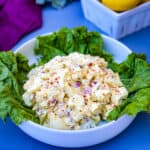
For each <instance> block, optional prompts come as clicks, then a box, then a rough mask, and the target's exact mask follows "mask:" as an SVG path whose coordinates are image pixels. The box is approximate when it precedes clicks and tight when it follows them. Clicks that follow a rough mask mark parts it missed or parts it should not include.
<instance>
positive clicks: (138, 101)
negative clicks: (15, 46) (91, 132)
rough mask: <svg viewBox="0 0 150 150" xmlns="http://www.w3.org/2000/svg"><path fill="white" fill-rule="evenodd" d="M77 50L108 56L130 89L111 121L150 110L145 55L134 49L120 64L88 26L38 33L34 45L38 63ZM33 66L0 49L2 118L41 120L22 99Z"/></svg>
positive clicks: (149, 74)
mask: <svg viewBox="0 0 150 150" xmlns="http://www.w3.org/2000/svg"><path fill="white" fill-rule="evenodd" d="M74 51H77V52H80V53H84V54H90V55H93V56H100V57H103V58H105V60H106V61H107V62H108V66H109V68H111V69H112V70H113V71H114V72H118V73H119V75H120V78H121V80H122V82H123V84H124V86H125V87H126V88H127V89H128V91H129V96H128V98H127V99H125V100H123V102H122V103H121V105H120V106H118V107H116V108H115V109H114V110H112V111H111V112H110V113H109V115H108V117H107V120H108V121H111V120H115V119H117V118H119V117H120V116H122V115H124V114H128V115H136V114H137V113H138V112H141V111H145V112H150V65H149V64H148V63H147V61H146V57H145V55H143V54H135V53H131V54H130V55H129V56H128V58H127V59H126V60H125V61H123V62H122V63H120V64H117V63H115V61H114V60H113V56H112V55H111V54H109V53H108V52H106V51H105V50H103V39H102V37H101V36H100V34H99V33H97V32H88V31H87V29H86V28H85V27H77V28H74V29H68V28H62V29H61V30H59V31H57V32H55V33H53V34H51V35H46V36H39V37H37V41H36V47H35V49H34V52H35V55H40V56H41V58H40V59H39V62H38V65H42V64H44V63H46V62H48V61H49V60H50V59H52V58H53V57H55V56H57V55H68V54H69V53H71V52H74ZM32 67H33V66H29V65H28V60H27V58H26V57H25V56H23V55H22V54H20V53H16V54H15V53H13V52H12V51H9V52H0V118H1V119H2V120H3V121H5V120H6V118H7V117H10V118H11V120H12V121H13V122H14V123H15V124H20V123H21V122H22V121H23V120H32V121H34V122H37V123H40V122H39V119H38V118H37V117H36V116H35V113H34V112H33V111H32V108H29V107H27V106H25V105H24V103H23V100H22V94H23V84H24V82H25V81H26V79H27V78H26V77H27V73H28V72H29V71H30V70H31V68H32Z"/></svg>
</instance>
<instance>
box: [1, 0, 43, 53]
mask: <svg viewBox="0 0 150 150" xmlns="http://www.w3.org/2000/svg"><path fill="white" fill-rule="evenodd" d="M41 25H42V15H41V7H40V6H37V5H36V4H35V0H0V50H3V51H4V50H9V49H11V48H12V47H13V46H14V44H15V43H16V42H17V41H18V40H20V38H21V37H22V36H24V35H25V34H27V33H29V32H31V31H33V30H35V29H37V28H39V27H41Z"/></svg>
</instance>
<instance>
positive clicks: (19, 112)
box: [0, 51, 38, 124]
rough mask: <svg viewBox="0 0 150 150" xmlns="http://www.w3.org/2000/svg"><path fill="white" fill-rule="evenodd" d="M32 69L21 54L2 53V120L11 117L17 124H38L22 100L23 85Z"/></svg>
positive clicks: (0, 112)
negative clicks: (27, 122) (30, 121)
mask: <svg viewBox="0 0 150 150" xmlns="http://www.w3.org/2000/svg"><path fill="white" fill-rule="evenodd" d="M29 70H30V67H29V65H28V60H27V58H26V57H25V56H23V55H22V54H20V53H17V54H14V53H13V52H11V51H9V52H0V118H1V119H2V120H3V121H4V122H5V120H6V118H7V117H10V118H11V120H12V121H13V122H14V123H15V124H20V123H21V122H22V121H23V120H32V121H35V122H38V119H37V118H36V117H35V114H34V112H33V111H32V109H31V108H28V107H26V106H25V105H24V103H23V100H22V94H23V84H24V82H25V80H26V78H27V73H28V72H29Z"/></svg>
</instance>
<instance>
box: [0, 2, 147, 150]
mask: <svg viewBox="0 0 150 150" xmlns="http://www.w3.org/2000/svg"><path fill="white" fill-rule="evenodd" d="M93 13H94V12H93ZM42 15H43V26H42V28H40V29H39V30H36V31H34V32H32V33H30V34H28V35H26V36H25V37H23V38H22V40H20V41H19V42H18V43H17V44H16V45H15V46H14V48H13V49H16V48H18V47H19V46H20V45H21V44H23V43H24V42H25V41H27V40H29V39H31V38H32V37H35V36H37V35H40V34H43V33H46V32H53V31H55V30H57V29H59V28H61V27H62V26H67V27H76V26H81V25H85V26H86V27H87V28H88V29H89V30H94V31H98V32H101V33H103V32H102V31H101V30H100V29H98V28H97V27H96V26H95V25H93V24H92V23H90V22H89V21H87V20H86V19H85V18H84V16H83V12H82V8H81V4H80V2H79V1H75V2H73V3H71V4H70V5H68V6H66V7H65V8H63V9H60V10H56V9H54V8H51V7H50V6H45V7H44V8H43V12H42ZM120 41H121V42H123V43H124V44H125V45H127V46H128V47H129V48H130V49H131V50H133V51H134V52H140V53H145V54H146V55H147V57H148V61H149V62H150V27H148V28H146V29H143V30H142V31H140V32H137V33H134V34H132V35H129V36H127V37H125V38H122V39H121V40H120ZM64 138H65V137H64ZM58 140H61V139H58ZM66 142H67V141H66ZM79 142H80V141H79ZM3 149H5V150H14V149H21V150H27V149H28V150H34V149H36V150H59V149H63V148H57V147H53V146H50V145H47V144H43V143H41V142H38V141H36V140H34V139H32V138H30V137H29V136H27V135H26V134H24V133H23V132H22V131H21V130H20V129H19V128H18V127H17V126H15V125H14V124H13V123H12V122H11V121H10V120H9V119H8V121H7V123H6V124H5V125H4V124H3V123H2V122H1V121H0V150H3ZM84 149H86V150H99V149H101V150H103V149H104V150H114V149H115V150H150V114H145V113H141V114H139V115H138V116H137V117H136V119H135V120H134V122H133V123H132V124H131V125H130V126H129V127H128V128H127V129H126V130H125V131H124V132H122V133H121V134H120V135H119V136H117V137H115V138H113V139H112V140H110V141H108V142H105V143H103V144H99V145H96V146H93V147H89V148H84Z"/></svg>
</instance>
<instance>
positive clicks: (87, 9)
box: [81, 0, 150, 39]
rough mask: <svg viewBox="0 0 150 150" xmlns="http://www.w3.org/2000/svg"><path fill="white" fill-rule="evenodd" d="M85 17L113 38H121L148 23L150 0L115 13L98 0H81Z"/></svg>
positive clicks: (149, 20) (149, 21)
mask: <svg viewBox="0 0 150 150" xmlns="http://www.w3.org/2000/svg"><path fill="white" fill-rule="evenodd" d="M81 4H82V8H83V12H84V15H85V18H86V19H88V20H89V21H91V22H92V23H94V24H95V25H96V26H98V27H99V28H101V29H102V30H103V31H104V32H106V33H107V34H108V35H109V36H111V37H113V38H117V39H118V38H121V37H124V36H126V35H129V34H131V33H133V32H136V31H139V30H141V29H143V28H145V27H147V26H149V25H150V2H147V3H143V4H141V5H139V6H137V7H135V8H134V9H131V10H128V11H125V12H122V13H117V12H115V11H112V10H111V9H109V8H107V7H105V6H104V5H103V4H102V3H100V2H99V1H98V0H81Z"/></svg>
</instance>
